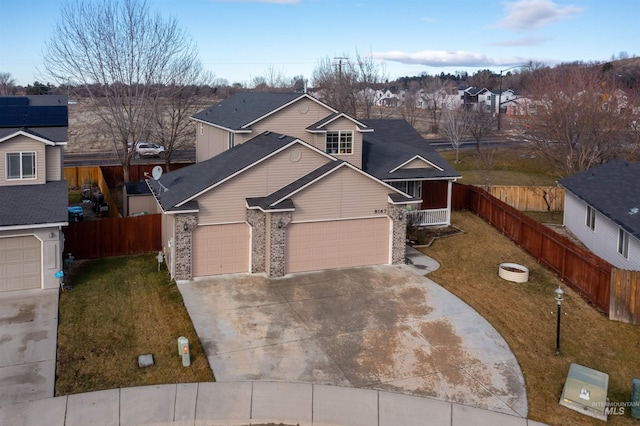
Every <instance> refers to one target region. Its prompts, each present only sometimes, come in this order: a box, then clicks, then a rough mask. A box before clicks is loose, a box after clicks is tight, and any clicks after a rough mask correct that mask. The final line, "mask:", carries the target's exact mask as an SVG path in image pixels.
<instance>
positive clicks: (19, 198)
mask: <svg viewBox="0 0 640 426" xmlns="http://www.w3.org/2000/svg"><path fill="white" fill-rule="evenodd" d="M68 191H69V189H68V186H67V181H66V180H61V181H52V182H47V183H46V184H44V185H14V186H0V200H2V203H0V226H28V225H45V224H48V223H63V222H67V220H68V212H67V205H68V195H69V194H68Z"/></svg>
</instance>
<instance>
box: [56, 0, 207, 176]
mask: <svg viewBox="0 0 640 426" xmlns="http://www.w3.org/2000/svg"><path fill="white" fill-rule="evenodd" d="M44 63H45V69H46V71H47V72H48V73H49V74H50V75H51V76H53V77H54V78H55V79H56V80H57V81H58V82H64V81H67V80H68V79H69V77H71V78H73V79H74V80H75V81H77V82H79V84H80V85H82V86H83V87H84V90H85V92H86V93H87V94H88V96H89V99H90V101H91V105H92V106H93V109H94V112H95V113H96V114H98V115H99V117H100V119H101V120H102V121H103V122H104V124H105V126H106V128H107V129H108V132H109V137H110V139H111V140H112V142H113V145H114V148H115V150H116V153H117V154H118V158H119V159H120V162H121V164H122V166H123V173H124V180H125V182H128V181H129V165H130V163H131V158H132V155H133V152H132V150H130V149H128V144H129V143H131V144H135V142H137V141H139V140H143V139H145V138H146V137H148V135H149V134H150V132H151V125H152V122H153V117H154V112H155V110H156V108H157V107H158V105H157V103H158V102H159V100H160V99H161V97H162V93H163V90H164V86H165V85H172V84H173V83H174V82H176V81H181V79H180V75H179V74H177V73H180V72H183V71H184V70H186V69H190V68H191V67H195V66H197V65H198V64H199V62H198V59H197V49H196V47H195V45H194V43H193V42H192V40H191V39H190V38H189V37H188V36H187V35H186V33H185V32H184V31H182V30H181V29H180V28H179V27H178V24H177V21H176V20H175V19H169V20H164V19H163V18H162V17H161V16H160V15H159V14H157V13H152V12H151V11H150V10H149V7H148V5H147V3H146V1H145V0H113V1H109V2H91V3H88V2H84V1H81V0H76V1H75V2H71V3H67V4H66V5H65V7H64V8H63V9H62V12H61V15H60V20H59V22H58V24H57V26H56V29H55V31H54V33H53V36H52V37H51V39H50V40H49V41H48V43H47V45H46V50H45V55H44Z"/></svg>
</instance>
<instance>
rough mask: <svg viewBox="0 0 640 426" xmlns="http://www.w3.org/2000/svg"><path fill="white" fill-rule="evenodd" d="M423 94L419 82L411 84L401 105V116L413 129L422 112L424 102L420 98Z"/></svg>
mask: <svg viewBox="0 0 640 426" xmlns="http://www.w3.org/2000/svg"><path fill="white" fill-rule="evenodd" d="M421 93H422V92H421V90H420V83H418V82H417V81H411V82H409V84H408V85H407V89H406V90H405V92H404V100H403V102H402V105H400V115H402V118H404V119H405V120H406V121H407V122H408V123H409V124H411V126H413V127H415V126H416V121H417V120H418V117H419V116H420V113H421V112H422V108H421V103H422V102H423V100H422V98H421V96H420V95H421Z"/></svg>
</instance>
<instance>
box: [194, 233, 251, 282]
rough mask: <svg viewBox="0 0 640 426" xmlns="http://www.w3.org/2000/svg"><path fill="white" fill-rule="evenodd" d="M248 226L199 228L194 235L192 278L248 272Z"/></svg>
mask: <svg viewBox="0 0 640 426" xmlns="http://www.w3.org/2000/svg"><path fill="white" fill-rule="evenodd" d="M249 239H250V233H249V225H248V224H246V223H234V224H230V225H209V226H198V227H197V228H196V230H195V231H194V232H193V276H194V277H204V276H207V275H219V274H232V273H236V272H248V271H249V256H250V254H249V250H250V242H249Z"/></svg>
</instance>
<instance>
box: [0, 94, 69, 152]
mask: <svg viewBox="0 0 640 426" xmlns="http://www.w3.org/2000/svg"><path fill="white" fill-rule="evenodd" d="M68 124H69V120H68V108H67V98H66V96H47V95H38V96H2V97H0V140H6V139H8V138H11V137H13V136H14V135H17V134H19V133H20V132H23V133H24V134H31V135H33V136H36V137H39V138H43V139H46V140H49V141H52V142H56V143H61V142H66V141H67V138H68V133H67V127H68Z"/></svg>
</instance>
